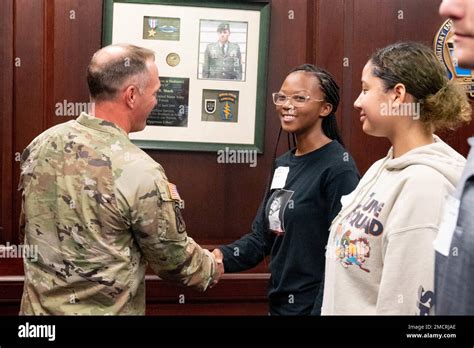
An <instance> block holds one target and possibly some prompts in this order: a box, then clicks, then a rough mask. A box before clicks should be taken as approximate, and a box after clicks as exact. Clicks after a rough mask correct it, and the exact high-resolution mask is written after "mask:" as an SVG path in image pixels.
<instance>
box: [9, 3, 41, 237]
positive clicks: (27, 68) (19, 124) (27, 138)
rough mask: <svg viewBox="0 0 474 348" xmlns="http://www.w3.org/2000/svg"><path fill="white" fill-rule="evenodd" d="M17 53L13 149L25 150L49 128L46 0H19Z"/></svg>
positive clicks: (15, 164)
mask: <svg viewBox="0 0 474 348" xmlns="http://www.w3.org/2000/svg"><path fill="white" fill-rule="evenodd" d="M14 16H15V17H14V20H15V29H14V56H15V58H18V59H20V63H21V64H20V66H18V67H15V69H14V89H13V94H14V99H13V100H14V102H13V115H14V117H13V149H14V150H13V151H14V152H15V153H21V152H22V151H23V149H24V148H25V147H26V146H27V145H28V144H29V142H31V140H32V139H34V138H35V137H36V136H37V135H38V134H40V133H41V132H42V131H43V130H45V129H46V127H47V125H46V123H45V115H44V106H45V90H44V88H43V84H44V69H45V67H46V64H45V60H44V38H45V36H44V33H45V30H44V1H42V0H15V12H14ZM19 164H20V163H19V162H18V161H13V180H12V182H13V189H14V192H15V194H14V195H13V200H12V201H13V209H14V215H13V222H14V223H13V226H14V227H13V229H14V231H16V233H14V237H13V241H14V242H18V228H17V227H18V224H17V221H18V217H19V211H20V195H19V194H18V192H16V187H18V178H19V174H20V170H19V169H20V165H19Z"/></svg>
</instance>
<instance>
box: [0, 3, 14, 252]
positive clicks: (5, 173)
mask: <svg viewBox="0 0 474 348" xmlns="http://www.w3.org/2000/svg"><path fill="white" fill-rule="evenodd" d="M0 13H1V14H2V15H1V16H0V33H2V34H3V36H2V38H1V40H0V66H1V67H2V73H1V74H0V243H2V244H3V243H5V242H6V241H7V240H12V237H13V230H12V198H13V185H12V163H13V151H12V144H13V118H12V117H11V115H12V110H13V105H12V102H13V64H14V60H13V18H14V16H13V0H4V1H2V2H0Z"/></svg>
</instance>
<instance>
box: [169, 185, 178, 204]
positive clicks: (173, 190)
mask: <svg viewBox="0 0 474 348" xmlns="http://www.w3.org/2000/svg"><path fill="white" fill-rule="evenodd" d="M168 191H170V196H171V199H177V200H179V201H180V200H181V197H180V196H179V193H178V188H177V187H176V185H175V184H172V183H170V182H169V183H168Z"/></svg>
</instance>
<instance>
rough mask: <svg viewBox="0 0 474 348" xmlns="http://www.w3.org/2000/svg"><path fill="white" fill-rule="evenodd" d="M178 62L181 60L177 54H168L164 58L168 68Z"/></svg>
mask: <svg viewBox="0 0 474 348" xmlns="http://www.w3.org/2000/svg"><path fill="white" fill-rule="evenodd" d="M180 61H181V58H180V57H179V54H178V53H170V54H168V55H167V56H166V63H168V65H169V66H173V67H175V66H176V65H178V64H179V62H180Z"/></svg>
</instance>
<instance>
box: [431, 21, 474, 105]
mask: <svg viewBox="0 0 474 348" xmlns="http://www.w3.org/2000/svg"><path fill="white" fill-rule="evenodd" d="M453 36H454V30H453V21H452V20H451V19H448V20H447V21H446V22H444V23H443V25H442V26H441V28H440V29H439V31H438V33H437V34H436V36H435V39H434V42H433V48H434V51H435V54H436V57H438V60H439V61H440V62H441V64H442V65H443V66H444V67H445V68H446V71H447V74H448V78H449V79H450V80H453V81H454V82H455V83H456V84H459V85H462V86H463V87H464V89H465V90H466V93H467V94H468V95H469V96H470V97H471V98H474V80H473V78H474V74H473V71H472V70H470V69H463V68H460V67H459V66H458V62H457V58H456V51H455V49H454V41H453Z"/></svg>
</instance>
